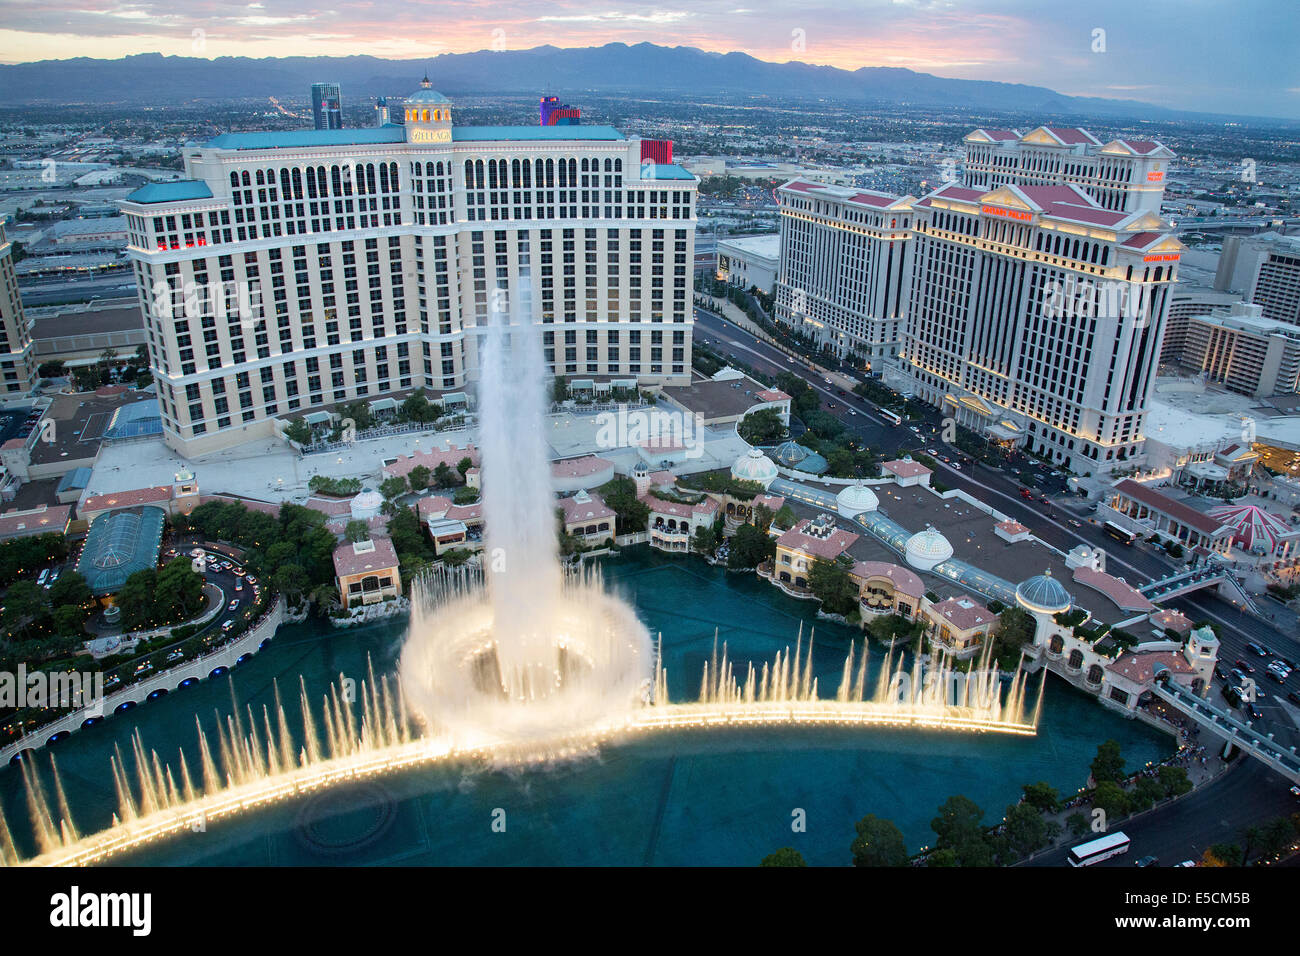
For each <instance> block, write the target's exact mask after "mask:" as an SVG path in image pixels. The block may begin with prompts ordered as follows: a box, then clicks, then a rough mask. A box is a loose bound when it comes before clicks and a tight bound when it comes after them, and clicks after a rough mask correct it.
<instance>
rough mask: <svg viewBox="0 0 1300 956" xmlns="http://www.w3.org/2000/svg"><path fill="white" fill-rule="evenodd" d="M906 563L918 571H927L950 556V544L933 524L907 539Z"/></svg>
mask: <svg viewBox="0 0 1300 956" xmlns="http://www.w3.org/2000/svg"><path fill="white" fill-rule="evenodd" d="M906 552H907V563H908V564H910V565H911V566H912V567H914V568H916V569H917V570H918V571H929V570H931V569H932V568H934V566H935V565H936V564H941V563H943V562H944V561H947V560H948V559H949V558H951V557H952V545H951V544H950V543H949V541H948V539H947V538H945V537H944V536H943V535H941V534H940V533H939V532H938V531H937V530H936V529H935V527H934V526H933V525H928V526H926V529H925V530H924V531H918V532H917V533H916V534H914V535H912V536H911V537H910V538H908V539H907V549H906Z"/></svg>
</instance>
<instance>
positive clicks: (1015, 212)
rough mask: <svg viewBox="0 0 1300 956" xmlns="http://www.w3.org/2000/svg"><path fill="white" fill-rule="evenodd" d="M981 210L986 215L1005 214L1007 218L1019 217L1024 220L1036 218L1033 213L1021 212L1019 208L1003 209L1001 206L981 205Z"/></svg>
mask: <svg viewBox="0 0 1300 956" xmlns="http://www.w3.org/2000/svg"><path fill="white" fill-rule="evenodd" d="M980 212H982V213H984V214H985V215H986V216H1004V217H1006V218H1007V219H1019V220H1021V221H1022V222H1028V221H1029V220H1030V219H1032V218H1034V217H1033V214H1032V213H1027V212H1021V211H1020V210H1019V209H1003V208H1001V207H1000V206H980Z"/></svg>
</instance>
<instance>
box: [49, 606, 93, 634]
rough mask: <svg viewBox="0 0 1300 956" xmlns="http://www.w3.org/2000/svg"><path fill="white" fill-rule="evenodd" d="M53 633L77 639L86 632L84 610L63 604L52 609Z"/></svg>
mask: <svg viewBox="0 0 1300 956" xmlns="http://www.w3.org/2000/svg"><path fill="white" fill-rule="evenodd" d="M53 617H54V632H55V633H56V634H61V635H64V636H67V637H79V636H81V635H82V634H84V633H85V632H86V628H85V624H86V609H85V608H83V607H77V606H75V605H72V604H63V605H60V606H59V607H56V608H55V609H54V615H53Z"/></svg>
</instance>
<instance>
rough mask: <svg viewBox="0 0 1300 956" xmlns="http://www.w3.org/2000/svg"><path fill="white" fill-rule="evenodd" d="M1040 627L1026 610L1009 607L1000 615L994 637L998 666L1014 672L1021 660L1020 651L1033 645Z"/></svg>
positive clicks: (994, 649) (994, 650) (994, 651)
mask: <svg viewBox="0 0 1300 956" xmlns="http://www.w3.org/2000/svg"><path fill="white" fill-rule="evenodd" d="M1037 627H1038V625H1037V624H1036V623H1035V622H1034V618H1033V615H1031V614H1030V613H1029V612H1028V611H1026V610H1025V609H1024V608H1020V607H1008V608H1006V609H1005V610H1003V612H1002V613H1001V614H999V615H998V624H997V630H996V631H995V632H994V635H993V653H994V655H995V656H996V657H997V659H998V666H999V667H1001V668H1002V669H1003V670H1012V669H1014V668H1015V666H1016V664H1017V662H1018V661H1019V660H1020V650H1021V648H1023V647H1024V646H1025V645H1027V644H1032V643H1033V640H1034V633H1035V631H1036V630H1037Z"/></svg>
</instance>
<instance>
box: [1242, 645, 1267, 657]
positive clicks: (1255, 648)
mask: <svg viewBox="0 0 1300 956" xmlns="http://www.w3.org/2000/svg"><path fill="white" fill-rule="evenodd" d="M1246 650H1248V651H1250V652H1251V653H1252V654H1254V655H1255V656H1256V657H1272V656H1273V652H1272V651H1270V650H1269V649H1268V648H1267V647H1264V646H1263V645H1262V644H1256V643H1255V642H1254V641H1251V642H1250V643H1249V644H1247V645H1246Z"/></svg>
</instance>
